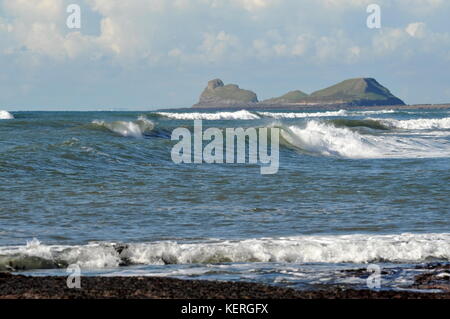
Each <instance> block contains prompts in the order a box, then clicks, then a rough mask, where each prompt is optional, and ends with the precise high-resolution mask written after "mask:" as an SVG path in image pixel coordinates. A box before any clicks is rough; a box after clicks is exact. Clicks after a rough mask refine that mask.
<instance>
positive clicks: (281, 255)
mask: <svg viewBox="0 0 450 319" xmlns="http://www.w3.org/2000/svg"><path fill="white" fill-rule="evenodd" d="M427 260H441V261H450V234H448V233H444V234H432V233H429V234H412V233H404V234H393V235H370V234H354V235H323V236H319V235H311V236H293V237H279V238H253V239H243V240H214V241H212V240H208V241H203V242H194V243H188V242H177V241H157V242H148V243H129V244H117V243H108V242H102V243H91V244H87V245H78V246H58V245H45V244H43V243H41V242H40V241H38V240H37V239H34V240H32V241H30V242H28V243H27V244H26V245H25V246H10V247H8V246H6V247H0V270H8V271H21V270H32V269H55V268H65V267H67V265H70V264H77V265H79V266H80V267H81V268H83V269H104V268H116V267H121V266H129V265H169V264H185V265H186V264H214V263H219V264H220V263H263V262H264V263H297V264H299V263H334V264H336V263H355V264H361V263H373V262H381V261H382V262H392V263H420V262H426V261H427Z"/></svg>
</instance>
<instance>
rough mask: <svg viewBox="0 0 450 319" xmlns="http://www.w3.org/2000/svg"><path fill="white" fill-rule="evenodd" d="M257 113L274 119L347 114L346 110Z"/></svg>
mask: <svg viewBox="0 0 450 319" xmlns="http://www.w3.org/2000/svg"><path fill="white" fill-rule="evenodd" d="M258 114H260V115H262V116H266V117H271V118H274V119H296V118H311V117H334V116H346V115H348V113H347V111H346V110H339V111H328V112H313V113H306V112H258Z"/></svg>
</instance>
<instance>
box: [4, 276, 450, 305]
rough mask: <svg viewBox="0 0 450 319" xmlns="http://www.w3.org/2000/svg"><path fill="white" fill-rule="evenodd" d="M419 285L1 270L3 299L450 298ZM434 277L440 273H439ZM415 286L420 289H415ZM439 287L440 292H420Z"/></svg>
mask: <svg viewBox="0 0 450 319" xmlns="http://www.w3.org/2000/svg"><path fill="white" fill-rule="evenodd" d="M425 277H426V278H427V279H431V277H432V275H431V274H427V275H425V276H424V275H421V278H420V280H419V281H416V283H418V284H419V285H417V286H412V287H411V289H412V290H411V291H410V290H401V291H399V290H369V289H364V290H359V289H352V288H344V287H342V286H338V285H330V286H329V287H325V288H321V289H318V290H296V289H292V288H284V287H278V286H269V285H264V284H258V283H248V282H219V281H206V280H183V279H174V278H166V277H98V276H97V277H96V276H93V277H81V288H80V289H76V288H72V289H69V288H68V287H67V277H62V276H53V277H51V276H48V277H32V276H23V275H15V274H11V273H0V299H210V300H214V299H222V300H225V299H247V300H248V299H450V286H449V285H448V284H436V283H435V284H434V285H433V284H429V283H430V282H429V281H428V283H427V282H425V285H422V283H423V282H424V278H425ZM434 279H435V278H434ZM414 287H416V289H417V290H413V289H414ZM419 289H440V290H441V292H430V291H423V292H421V291H418V290H419Z"/></svg>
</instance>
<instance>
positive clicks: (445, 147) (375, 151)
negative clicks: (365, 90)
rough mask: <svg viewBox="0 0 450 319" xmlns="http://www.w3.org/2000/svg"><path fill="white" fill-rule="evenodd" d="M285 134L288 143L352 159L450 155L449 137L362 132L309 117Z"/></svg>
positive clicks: (289, 145)
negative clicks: (438, 137)
mask: <svg viewBox="0 0 450 319" xmlns="http://www.w3.org/2000/svg"><path fill="white" fill-rule="evenodd" d="M346 124H347V125H348V123H346ZM363 124H364V123H363ZM281 137H282V141H283V142H284V143H285V144H286V145H287V146H288V147H293V148H295V149H299V150H301V151H303V152H307V153H312V154H319V155H324V156H337V157H344V158H352V159H362V158H366V159H367V158H430V157H449V156H450V144H449V143H448V142H447V141H446V140H445V139H442V140H440V139H437V138H433V139H430V138H426V137H421V136H419V137H411V136H410V137H407V136H395V135H390V134H362V133H361V132H360V131H358V130H351V129H350V128H348V127H337V126H335V125H334V124H333V122H322V121H318V120H309V121H307V122H306V123H305V125H304V126H298V125H291V126H283V127H282V130H281Z"/></svg>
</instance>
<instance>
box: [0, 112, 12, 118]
mask: <svg viewBox="0 0 450 319" xmlns="http://www.w3.org/2000/svg"><path fill="white" fill-rule="evenodd" d="M12 119H14V115H12V114H11V113H9V112H8V111H2V110H0V120H12Z"/></svg>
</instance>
